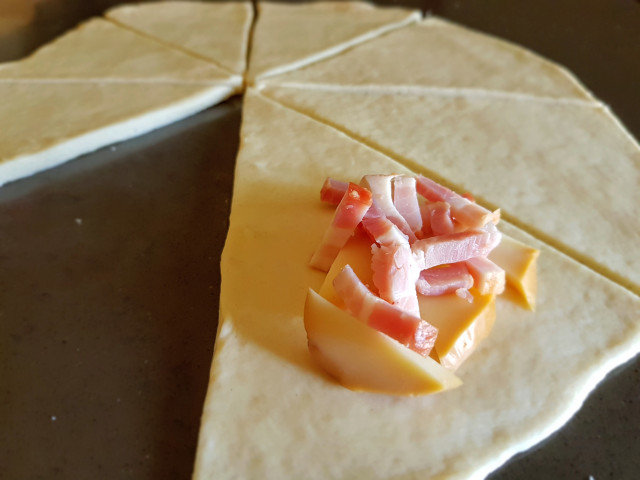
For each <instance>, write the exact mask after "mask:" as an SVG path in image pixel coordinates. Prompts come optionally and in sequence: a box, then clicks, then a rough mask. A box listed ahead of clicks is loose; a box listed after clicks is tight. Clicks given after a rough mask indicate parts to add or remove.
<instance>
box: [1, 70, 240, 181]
mask: <svg viewBox="0 0 640 480" xmlns="http://www.w3.org/2000/svg"><path fill="white" fill-rule="evenodd" d="M233 92H234V89H233V88H232V87H230V86H224V85H209V86H198V85H175V84H157V85H154V86H153V88H150V87H149V86H148V85H147V84H144V83H138V84H120V83H107V84H102V83H90V82H87V83H71V84H69V83H45V84H34V83H20V82H17V83H16V82H13V83H2V82H0V98H2V99H3V101H2V102H0V118H1V119H2V120H3V121H2V128H0V185H2V184H5V183H7V182H10V181H13V180H16V179H18V178H22V177H26V176H29V175H32V174H34V173H36V172H38V171H41V170H44V169H47V168H51V167H54V166H56V165H59V164H61V163H63V162H66V161H67V160H70V159H72V158H74V157H77V156H78V155H82V154H84V153H87V152H91V151H93V150H96V149H98V148H100V147H103V146H105V145H108V144H110V143H114V142H120V141H123V140H126V139H128V138H132V137H135V136H137V135H142V134H143V133H146V132H149V131H151V130H153V129H156V128H159V127H162V126H164V125H168V124H170V123H173V122H175V121H178V120H180V119H182V118H185V117H187V116H189V115H192V114H194V113H196V112H198V111H200V110H203V109H205V108H207V107H209V106H211V105H215V104H216V103H219V102H220V101H222V100H224V99H225V98H227V97H228V96H230V95H231V94H232V93H233Z"/></svg>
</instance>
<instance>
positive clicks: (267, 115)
mask: <svg viewBox="0 0 640 480" xmlns="http://www.w3.org/2000/svg"><path fill="white" fill-rule="evenodd" d="M241 137H242V148H241V151H240V153H239V157H238V161H237V167H236V176H235V185H234V197H233V204H232V213H231V220H230V222H231V223H230V229H229V235H228V237H227V242H226V245H225V249H224V252H223V256H222V265H221V270H222V288H221V301H220V323H219V332H218V337H217V340H216V347H215V355H214V361H213V366H212V370H211V382H210V386H209V389H208V393H207V397H206V401H205V405H204V412H203V417H202V427H201V431H200V438H199V444H198V452H197V458H196V465H195V472H194V478H195V479H197V480H199V479H205V478H217V479H230V478H278V479H299V478H305V479H311V480H313V479H328V478H336V479H337V478H396V479H399V478H407V479H408V478H417V477H426V476H431V477H432V478H440V479H447V478H483V477H484V476H485V475H487V474H488V473H489V472H490V471H491V470H493V469H495V468H497V467H498V466H499V465H500V464H502V463H503V462H504V461H506V460H507V459H508V458H509V457H510V456H511V455H513V454H514V453H515V452H518V451H521V450H524V449H526V448H528V447H530V446H531V445H533V444H534V443H536V442H538V441H540V440H542V439H543V438H545V437H546V436H547V435H549V434H550V433H551V432H553V431H554V430H556V429H557V428H559V427H560V426H561V425H563V424H564V422H566V421H567V420H568V419H569V418H570V416H571V415H572V414H573V413H574V412H575V411H576V410H577V409H578V408H579V407H580V405H581V403H582V402H583V400H584V399H585V397H586V396H587V394H588V392H589V391H590V390H591V389H592V388H593V387H594V386H595V385H596V384H597V382H598V381H600V380H601V379H602V377H603V376H604V375H605V373H606V372H608V371H609V370H610V369H612V368H613V367H614V366H616V365H619V364H620V363H621V362H623V361H625V360H626V359H628V358H630V357H631V356H632V355H633V354H634V353H635V352H637V351H638V349H640V323H639V322H638V317H639V316H640V299H638V297H636V296H634V295H632V294H630V293H629V292H628V291H626V290H624V289H622V288H621V287H619V286H618V285H616V284H614V283H612V282H610V281H608V280H606V279H605V278H603V277H601V276H599V275H597V274H594V272H592V271H590V270H588V269H587V268H585V267H584V266H582V265H580V264H578V263H576V262H574V261H573V260H571V259H569V258H568V257H566V256H564V255H562V254H560V253H558V252H557V251H555V250H553V249H551V248H549V247H546V246H545V245H542V244H540V243H539V242H537V241H536V240H534V239H533V238H531V237H529V236H527V235H526V234H524V233H522V232H520V231H519V230H518V229H516V228H515V227H512V226H510V225H509V224H507V223H506V222H501V223H500V226H501V229H502V230H504V231H505V232H506V233H507V234H508V235H510V236H511V237H513V238H516V239H518V240H520V241H523V242H524V243H526V244H529V245H533V246H534V247H536V248H539V249H540V250H541V254H540V259H539V266H538V282H539V292H538V305H537V311H536V312H535V313H533V312H530V311H527V310H524V309H522V308H521V307H520V306H518V305H515V304H513V303H512V302H509V301H503V300H500V299H499V300H498V302H497V305H496V307H497V320H496V324H495V326H494V328H493V331H492V333H491V335H490V336H489V338H487V339H486V340H485V342H484V343H483V344H481V346H480V348H479V349H478V350H477V351H476V352H475V353H474V355H473V357H472V358H471V359H470V360H469V361H468V362H466V363H464V364H463V365H462V367H461V368H460V369H459V370H458V371H457V372H456V375H458V376H459V377H460V378H461V379H462V381H463V382H464V385H463V386H462V387H461V388H457V389H455V390H451V391H447V392H444V393H440V394H438V395H427V396H418V397H413V398H398V397H393V396H387V395H379V394H366V393H360V394H358V393H354V392H352V391H350V390H348V389H345V388H343V387H342V386H340V385H339V384H337V383H336V382H334V381H332V380H331V379H329V378H327V376H326V375H324V374H323V373H322V372H321V371H320V370H319V369H318V368H317V367H316V366H315V364H314V362H313V361H312V359H311V357H310V355H309V352H308V350H307V339H306V335H305V330H304V326H303V318H302V317H303V308H304V302H305V297H306V295H307V289H308V288H309V287H311V288H314V289H315V288H318V286H320V285H321V283H322V281H323V279H324V275H323V274H322V272H318V271H315V270H314V269H311V268H309V267H308V266H307V262H308V260H309V258H310V256H311V254H312V253H313V251H314V249H315V247H316V246H317V242H318V241H319V239H320V238H321V235H322V232H323V230H324V228H325V227H326V225H328V224H329V222H330V220H331V217H332V209H330V208H326V207H325V206H324V205H322V204H321V203H320V201H319V200H318V191H319V189H320V187H321V185H322V182H323V181H324V179H325V178H326V177H327V176H331V177H334V178H339V179H345V180H347V179H358V178H361V177H362V176H363V175H364V174H367V173H371V172H379V173H406V172H407V170H406V169H405V168H403V167H402V166H401V165H399V164H397V163H395V162H393V161H392V160H390V159H388V158H386V157H385V156H384V155H382V154H380V153H378V152H375V151H373V150H370V149H368V148H367V147H365V146H363V145H361V144H359V143H358V142H354V141H352V140H351V139H349V138H348V137H347V136H345V135H343V134H342V133H340V132H338V131H336V130H335V129H333V128H330V127H328V126H326V125H323V124H320V123H318V122H315V121H313V120H311V119H309V118H308V117H305V116H304V115H301V114H299V113H296V112H294V111H291V110H289V109H287V108H285V107H283V106H280V105H278V104H275V103H273V102H272V101H270V100H267V99H265V98H264V97H262V96H260V95H259V94H257V93H256V92H255V91H253V90H249V91H248V92H247V94H246V96H245V104H244V117H243V126H242V133H241ZM390 439H392V441H390ZM425 452H428V454H425Z"/></svg>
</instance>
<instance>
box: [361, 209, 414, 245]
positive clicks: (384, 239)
mask: <svg viewBox="0 0 640 480" xmlns="http://www.w3.org/2000/svg"><path fill="white" fill-rule="evenodd" d="M362 227H363V228H364V231H365V232H367V234H368V235H369V236H370V237H371V239H372V240H373V241H374V242H376V243H377V244H378V245H393V244H395V243H408V242H409V239H408V238H407V236H406V235H405V234H404V233H402V232H401V231H400V229H399V228H398V227H396V226H395V225H394V224H393V223H391V221H390V220H389V219H388V218H387V216H386V215H385V214H384V213H383V212H382V210H380V208H379V207H378V206H377V205H376V204H375V203H374V204H372V205H371V207H370V208H369V210H368V211H367V213H366V214H365V216H364V218H363V219H362Z"/></svg>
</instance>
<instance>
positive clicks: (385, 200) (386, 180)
mask: <svg viewBox="0 0 640 480" xmlns="http://www.w3.org/2000/svg"><path fill="white" fill-rule="evenodd" d="M394 177H395V175H365V176H364V177H362V180H361V181H360V185H362V186H363V187H365V188H367V189H369V191H370V192H371V194H372V195H373V203H374V204H375V205H376V206H377V207H378V208H379V209H380V210H382V212H383V213H384V214H385V215H386V216H387V218H388V219H389V220H391V221H392V222H393V223H394V225H395V226H397V227H398V228H399V229H400V231H401V232H402V233H404V234H405V235H406V236H407V237H409V242H410V243H413V242H414V241H415V240H416V236H415V234H414V233H413V230H411V227H410V226H409V224H408V223H407V221H406V220H405V219H404V217H403V216H402V215H400V212H398V209H397V208H396V206H395V205H394V204H393V193H392V183H391V182H392V180H393V178H394Z"/></svg>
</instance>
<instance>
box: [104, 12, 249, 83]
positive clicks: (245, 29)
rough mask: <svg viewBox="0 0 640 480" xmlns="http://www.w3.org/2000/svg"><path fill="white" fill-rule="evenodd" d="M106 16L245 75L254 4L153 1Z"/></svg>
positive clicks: (108, 13)
mask: <svg viewBox="0 0 640 480" xmlns="http://www.w3.org/2000/svg"><path fill="white" fill-rule="evenodd" d="M105 17H106V18H107V19H109V20H112V21H114V22H116V23H118V24H119V25H123V26H126V27H128V28H131V29H133V30H134V31H137V32H140V33H142V34H145V35H149V36H151V37H153V38H155V39H157V40H159V41H161V42H163V43H165V44H166V45H168V46H172V47H175V48H178V49H181V50H183V51H185V52H188V53H190V54H192V55H195V56H198V57H200V58H202V59H205V60H208V61H210V62H214V63H215V64H216V65H218V66H221V67H222V68H224V69H226V70H229V71H231V72H234V73H237V74H240V75H242V74H243V73H244V69H245V63H246V57H247V47H248V43H249V30H250V28H251V21H252V18H253V7H252V5H251V2H247V1H244V2H243V1H237V2H216V3H204V2H176V1H170V2H151V3H144V4H135V5H122V6H118V7H115V8H112V9H111V10H108V11H107V12H106V13H105Z"/></svg>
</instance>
